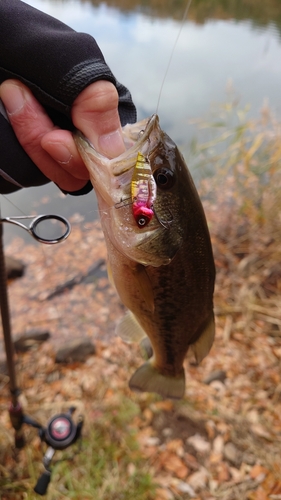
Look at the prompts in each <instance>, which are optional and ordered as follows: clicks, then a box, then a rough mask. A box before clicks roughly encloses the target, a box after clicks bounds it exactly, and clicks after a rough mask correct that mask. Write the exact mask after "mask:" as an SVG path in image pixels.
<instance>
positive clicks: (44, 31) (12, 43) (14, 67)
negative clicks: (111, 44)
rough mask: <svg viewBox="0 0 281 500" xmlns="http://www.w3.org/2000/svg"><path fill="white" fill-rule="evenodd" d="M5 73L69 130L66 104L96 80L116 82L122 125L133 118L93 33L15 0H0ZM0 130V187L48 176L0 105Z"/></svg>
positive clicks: (0, 73)
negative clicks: (23, 145) (17, 138)
mask: <svg viewBox="0 0 281 500" xmlns="http://www.w3.org/2000/svg"><path fill="white" fill-rule="evenodd" d="M8 78H16V79H18V80H20V81H22V82H23V83H24V84H25V85H27V86H28V87H29V88H30V89H31V91H32V92H33V94H34V95H35V97H36V98H37V100H38V101H39V102H40V103H41V104H42V105H43V106H44V108H45V109H46V111H47V113H48V115H49V116H50V118H51V119H52V120H53V122H54V123H55V124H56V125H58V126H59V127H61V128H64V129H68V130H73V124H72V122H71V105H72V103H73V102H74V100H75V99H76V97H77V96H78V95H79V94H80V92H81V91H82V90H83V89H84V88H85V87H87V86H88V85H89V84H90V83H93V82H95V81H97V80H108V81H110V82H112V83H113V84H114V85H115V86H116V88H117V91H118V94H119V115H120V120H121V123H122V125H125V124H126V123H133V122H134V121H135V120H136V109H135V106H134V104H133V102H132V98H131V95H130V92H129V91H128V90H127V89H126V88H125V87H124V86H123V85H121V84H120V83H119V82H118V81H117V80H116V79H115V77H114V75H113V74H112V73H111V71H110V69H109V68H108V66H107V64H106V62H105V60H104V57H103V55H102V53H101V51H100V49H99V47H98V45H97V43H96V41H95V40H94V38H93V37H91V36H90V35H87V34H84V33H77V32H76V31H74V30H72V29H71V28H69V27H68V26H66V25H65V24H63V23H61V22H60V21H58V20H56V19H54V18H53V17H51V16H48V15H47V14H44V13H42V12H40V11H38V10H37V9H34V8H33V7H30V6H29V5H27V4H25V3H24V2H21V1H20V0H1V1H0V83H2V82H3V81H4V80H7V79H8ZM0 134H1V136H0V158H1V165H0V175H1V176H2V177H0V192H1V193H4V192H5V193H7V192H12V191H15V190H17V189H19V188H20V187H27V186H34V185H40V184H44V183H46V182H49V181H48V179H47V178H46V177H45V176H44V175H43V174H42V173H41V172H40V171H39V169H37V167H36V166H35V165H34V164H33V163H32V161H31V160H30V159H29V157H28V156H27V155H26V154H25V152H24V151H23V149H22V148H21V146H20V145H19V143H18V142H17V140H16V138H15V135H14V133H13V130H12V128H11V126H10V125H9V123H8V122H7V120H6V119H5V118H4V116H3V113H2V114H1V110H0ZM16 143H17V145H16ZM82 192H83V190H82ZM72 194H74V193H72ZM79 194H80V192H79Z"/></svg>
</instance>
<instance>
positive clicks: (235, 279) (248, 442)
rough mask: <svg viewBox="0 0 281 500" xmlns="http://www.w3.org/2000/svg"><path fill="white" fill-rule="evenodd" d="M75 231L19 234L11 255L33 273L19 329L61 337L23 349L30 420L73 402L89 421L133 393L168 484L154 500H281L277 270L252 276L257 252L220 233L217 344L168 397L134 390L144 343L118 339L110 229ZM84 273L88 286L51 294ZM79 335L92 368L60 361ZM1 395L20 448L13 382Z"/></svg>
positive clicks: (0, 383) (142, 435)
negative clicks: (13, 418) (34, 239)
mask: <svg viewBox="0 0 281 500" xmlns="http://www.w3.org/2000/svg"><path fill="white" fill-rule="evenodd" d="M72 225H73V228H72V233H71V236H70V237H69V239H68V240H67V241H66V242H64V243H62V244H59V245H57V246H51V247H47V246H42V245H24V244H23V243H22V241H21V240H19V239H16V240H14V241H13V242H12V243H11V244H10V245H9V247H8V248H7V253H8V254H10V255H12V256H14V257H16V258H18V259H20V260H22V261H23V262H24V263H25V265H26V271H25V275H24V277H23V278H21V279H19V280H15V281H13V282H11V283H10V284H9V295H10V305H11V316H12V331H13V332H14V334H15V335H17V334H19V333H23V332H25V331H29V330H30V329H33V328H35V329H38V328H39V329H47V330H48V331H49V332H50V333H51V339H50V340H49V341H48V342H46V343H44V344H42V345H41V346H39V347H35V348H33V349H31V350H29V351H28V352H26V353H21V354H17V369H18V373H19V384H20V386H21V388H22V389H23V395H22V399H23V404H24V406H25V407H26V408H27V410H28V413H29V414H32V415H33V416H34V417H36V418H37V417H38V416H39V417H40V416H41V417H42V412H45V413H46V412H47V413H48V412H49V411H50V410H52V411H53V410H54V409H56V408H58V407H61V405H62V404H65V402H66V401H68V402H73V401H74V402H76V404H78V406H80V407H81V408H82V410H83V411H84V412H85V413H86V414H87V419H88V422H91V419H94V418H95V415H96V414H98V412H99V411H101V408H103V407H104V405H107V406H108V405H109V406H110V405H112V404H114V401H115V402H116V398H118V397H120V395H122V394H124V395H126V396H127V397H128V396H129V397H130V398H132V401H134V403H136V404H137V405H138V406H139V407H140V409H141V412H140V413H139V414H138V415H137V416H135V417H134V418H133V419H132V422H131V426H133V427H134V428H135V429H136V431H137V436H138V442H139V446H140V449H141V453H142V454H143V456H144V457H145V459H146V460H147V464H148V465H149V470H150V473H151V475H152V476H153V478H154V480H155V481H156V482H157V484H158V488H157V497H156V499H155V500H172V499H178V498H182V499H185V498H186V499H188V498H194V499H197V500H198V499H202V500H203V499H204V500H211V499H212V500H213V499H217V498H218V499H223V500H244V499H245V500H268V499H272V500H273V499H275V500H277V499H281V465H280V450H281V365H280V360H281V312H280V311H281V309H280V293H279V292H280V289H281V282H280V278H281V273H280V275H279V274H278V272H279V271H278V270H277V269H276V267H271V268H270V272H269V271H268V272H267V274H266V273H264V272H261V273H260V272H258V271H257V269H260V268H258V266H256V267H254V268H253V266H252V267H251V269H250V271H249V255H250V254H249V253H247V252H246V251H245V249H243V252H242V250H241V242H240V243H239V244H238V243H237V239H236V240H235V245H234V243H233V242H232V243H230V242H229V241H230V240H229V239H228V241H224V240H223V239H222V238H220V236H219V234H218V232H214V233H213V236H212V239H213V246H214V255H215V260H216V267H217V283H216V293H215V313H216V339H215V343H214V346H213V348H212V350H211V352H210V354H209V356H208V357H207V358H206V359H205V360H204V361H203V362H202V364H201V365H200V366H199V367H196V366H195V365H194V364H193V363H192V360H187V361H186V366H185V369H186V381H187V383H186V394H185V398H184V400H183V401H179V402H173V401H169V400H167V401H166V400H164V401H163V400H161V399H160V398H157V397H154V396H151V395H146V394H145V395H138V394H133V393H131V392H130V391H129V389H128V379H129V377H130V375H131V374H132V373H133V371H134V369H135V368H136V367H137V366H139V365H140V364H141V362H142V357H141V353H140V350H139V347H138V346H137V345H133V344H132V345H127V344H124V343H123V342H122V341H121V340H120V339H119V338H117V337H116V336H115V334H114V328H115V324H116V321H117V320H118V318H120V317H121V315H122V314H123V313H124V308H123V306H122V305H121V304H120V301H119V299H118V297H117V295H116V293H115V291H114V290H113V288H112V287H111V285H110V284H109V282H108V279H107V275H106V266H105V263H103V261H102V262H101V261H100V259H104V262H105V260H106V249H105V245H104V240H103V235H102V232H101V229H100V225H99V223H98V222H94V223H87V224H86V223H83V221H82V222H81V221H78V220H77V219H76V220H75V219H74V220H72ZM211 225H212V219H211ZM211 232H212V231H211ZM241 241H242V240H241ZM239 245H240V246H239ZM238 247H239V248H240V249H237V248H238ZM264 248H265V246H264V247H262V248H261V253H259V255H261V254H262V255H263V253H262V252H264ZM266 248H267V250H268V243H267V247H266ZM247 258H248V260H247ZM95 263H97V264H98V265H97V269H96V272H92V273H90V274H91V275H90V276H89V277H88V278H87V275H88V274H89V270H90V269H92V267H93V265H95ZM81 275H83V276H84V277H85V278H84V279H83V280H82V282H81V283H79V284H77V285H75V286H73V287H72V288H71V289H68V288H67V286H66V288H65V290H64V291H63V292H62V293H55V294H53V292H54V291H56V290H57V289H58V287H59V286H60V285H61V284H62V283H66V282H68V281H69V280H71V279H72V278H75V277H77V276H81ZM249 283H250V285H249ZM269 290H270V291H269ZM52 294H53V296H52ZM48 297H49V298H48ZM81 337H85V338H89V339H91V340H92V341H93V343H94V344H95V346H96V353H95V354H94V355H92V356H90V357H88V359H87V360H86V361H85V362H84V363H72V364H68V365H66V364H63V365H62V364H56V363H55V362H54V350H55V348H57V346H59V345H63V344H64V343H65V342H66V341H67V340H68V339H73V338H81ZM0 388H1V399H0V410H1V415H0V428H2V437H1V442H3V443H6V442H7V443H11V437H10V436H11V434H12V431H11V429H10V424H9V420H8V414H7V412H6V411H5V409H6V408H7V404H8V400H9V394H8V377H7V376H6V375H1V378H0ZM93 401H94V403H95V404H93ZM5 460H6V461H7V463H6V464H2V465H1V467H2V469H3V468H5V467H6V468H7V469H8V468H9V466H11V464H10V462H9V457H7V455H6V458H5ZM9 464H10V465H9Z"/></svg>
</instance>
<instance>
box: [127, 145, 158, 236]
mask: <svg viewBox="0 0 281 500" xmlns="http://www.w3.org/2000/svg"><path fill="white" fill-rule="evenodd" d="M131 197H132V203H133V216H134V219H135V221H136V223H137V225H138V226H139V228H143V227H145V226H146V225H147V224H148V223H149V222H150V221H151V219H152V217H153V215H154V211H153V202H154V200H155V198H156V183H155V180H154V177H153V174H152V171H151V167H150V163H149V161H148V159H147V158H145V156H143V154H142V153H138V157H137V162H136V165H135V168H134V173H133V178H132V182H131Z"/></svg>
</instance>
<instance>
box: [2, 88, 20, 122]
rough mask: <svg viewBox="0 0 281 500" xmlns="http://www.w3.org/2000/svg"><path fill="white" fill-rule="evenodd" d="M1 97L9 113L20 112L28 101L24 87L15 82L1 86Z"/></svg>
mask: <svg viewBox="0 0 281 500" xmlns="http://www.w3.org/2000/svg"><path fill="white" fill-rule="evenodd" d="M1 99H2V101H3V103H4V105H5V108H6V111H7V113H8V114H9V115H14V114H16V113H18V112H19V111H20V110H21V109H22V108H23V106H24V104H25V102H26V96H25V94H24V92H23V91H22V89H21V88H20V87H18V86H17V85H14V84H11V83H10V84H4V85H3V87H2V88H1Z"/></svg>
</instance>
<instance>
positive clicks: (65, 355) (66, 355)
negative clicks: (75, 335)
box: [55, 339, 96, 363]
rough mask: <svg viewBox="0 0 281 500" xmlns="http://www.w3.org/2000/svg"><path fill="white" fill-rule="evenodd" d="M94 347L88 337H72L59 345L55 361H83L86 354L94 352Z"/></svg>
mask: <svg viewBox="0 0 281 500" xmlns="http://www.w3.org/2000/svg"><path fill="white" fill-rule="evenodd" d="M95 352H96V348H95V346H94V344H93V343H92V342H91V341H90V340H89V339H74V340H71V341H69V342H67V343H66V344H65V345H64V346H62V347H59V348H58V349H57V351H56V357H55V361H56V363H71V362H73V361H78V362H81V363H83V362H84V361H85V359H86V357H87V356H90V355H91V354H95Z"/></svg>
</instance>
